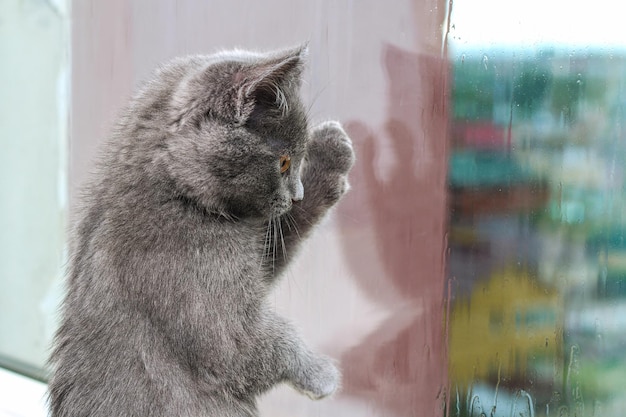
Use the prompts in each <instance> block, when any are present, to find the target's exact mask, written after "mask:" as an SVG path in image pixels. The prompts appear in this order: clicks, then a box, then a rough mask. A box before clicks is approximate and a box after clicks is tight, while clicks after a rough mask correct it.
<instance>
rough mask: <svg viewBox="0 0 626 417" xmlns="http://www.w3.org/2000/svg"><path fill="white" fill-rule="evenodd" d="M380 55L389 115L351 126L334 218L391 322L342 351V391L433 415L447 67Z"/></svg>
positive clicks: (359, 274) (439, 331) (438, 381)
mask: <svg viewBox="0 0 626 417" xmlns="http://www.w3.org/2000/svg"><path fill="white" fill-rule="evenodd" d="M382 56H383V58H382V61H383V62H382V65H383V67H384V69H385V71H386V75H387V79H388V95H387V101H388V102H387V103H388V104H387V109H388V117H387V121H386V123H385V125H384V126H383V128H382V129H380V128H377V127H375V126H367V125H365V124H364V123H362V122H359V121H355V122H352V123H349V124H348V131H349V134H350V135H351V137H352V138H353V143H354V144H355V146H356V147H357V149H356V153H357V155H358V161H357V165H356V167H355V169H354V170H353V174H352V175H351V181H352V185H353V190H352V192H351V193H350V194H349V196H348V198H347V201H344V203H343V205H342V206H340V208H339V215H338V216H337V217H338V219H339V221H340V222H341V227H342V229H343V230H344V231H345V232H343V233H342V237H343V242H344V251H345V256H346V258H347V261H348V262H349V264H350V266H351V268H352V271H353V276H354V277H355V278H356V279H357V280H358V284H359V285H360V287H361V288H362V289H363V290H364V291H365V292H366V293H367V294H368V296H369V297H370V298H371V299H372V300H373V301H374V302H376V303H377V304H379V305H381V306H382V307H384V308H385V309H387V310H388V311H389V318H388V319H387V320H385V321H384V322H382V323H381V324H380V325H379V327H378V328H377V329H375V330H374V331H372V332H371V333H370V334H369V335H368V336H367V337H366V338H365V339H364V340H362V341H361V342H360V343H359V344H358V345H357V346H356V347H354V348H352V349H350V350H349V351H347V352H344V354H343V357H342V364H341V365H342V368H343V370H344V389H343V392H344V394H346V395H349V396H355V397H358V398H362V399H363V400H364V401H367V402H369V403H374V404H371V405H373V406H375V407H376V408H381V409H383V410H385V411H384V412H385V414H384V415H391V414H390V413H392V414H394V415H398V416H408V415H437V414H439V413H441V410H442V406H443V403H444V398H443V397H444V395H443V392H444V390H445V384H446V375H447V370H446V352H445V340H444V323H443V320H444V314H443V310H444V306H443V302H442V299H443V288H444V279H445V273H444V272H445V247H446V245H445V221H446V162H447V157H446V141H447V138H446V133H447V128H446V124H447V114H446V99H447V98H446V94H445V91H446V84H445V83H446V81H447V72H448V67H447V64H446V62H445V60H442V59H441V58H439V57H433V56H429V55H423V54H416V53H412V52H408V51H405V50H401V49H399V48H397V47H394V46H391V45H387V46H386V47H385V48H384V49H383V54H382ZM363 230H365V231H363ZM363 233H365V234H367V235H368V236H367V238H364V236H363ZM372 262H378V263H380V265H376V266H374V265H373V264H372ZM377 271H383V273H382V276H381V273H380V272H377Z"/></svg>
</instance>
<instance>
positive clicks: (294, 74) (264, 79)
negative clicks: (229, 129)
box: [233, 44, 308, 124]
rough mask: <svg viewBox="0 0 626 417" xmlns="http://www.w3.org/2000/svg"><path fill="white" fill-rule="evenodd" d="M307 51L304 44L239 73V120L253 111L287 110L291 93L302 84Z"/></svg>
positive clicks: (236, 104)
mask: <svg viewBox="0 0 626 417" xmlns="http://www.w3.org/2000/svg"><path fill="white" fill-rule="evenodd" d="M307 54H308V45H306V44H305V45H302V46H300V47H297V48H293V49H289V50H286V51H282V52H279V53H276V54H272V55H269V56H268V57H266V58H263V59H260V60H259V61H257V62H255V63H254V64H252V65H250V66H246V67H244V68H242V69H241V70H240V71H238V72H236V73H235V74H234V76H233V78H234V79H233V81H234V85H235V86H236V88H237V94H236V103H235V115H234V116H235V119H236V121H237V122H238V123H239V124H244V123H246V121H247V120H248V119H249V118H250V117H252V116H253V114H257V113H262V112H264V111H280V112H282V113H284V112H286V111H287V110H288V101H287V98H288V95H289V93H290V92H292V91H294V90H297V89H298V88H299V87H300V78H301V75H302V71H303V69H304V65H305V61H306V56H307Z"/></svg>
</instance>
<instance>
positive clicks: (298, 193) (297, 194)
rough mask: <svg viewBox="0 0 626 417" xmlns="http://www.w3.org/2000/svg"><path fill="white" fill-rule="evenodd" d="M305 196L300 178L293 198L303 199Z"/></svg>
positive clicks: (295, 199)
mask: <svg viewBox="0 0 626 417" xmlns="http://www.w3.org/2000/svg"><path fill="white" fill-rule="evenodd" d="M303 198H304V186H303V185H302V181H300V180H298V182H296V186H295V190H294V193H293V195H292V196H291V200H292V201H302V199H303Z"/></svg>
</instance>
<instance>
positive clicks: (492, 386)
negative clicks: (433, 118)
mask: <svg viewBox="0 0 626 417" xmlns="http://www.w3.org/2000/svg"><path fill="white" fill-rule="evenodd" d="M618 5H619V4H618V3H617V2H609V1H598V2H594V4H593V5H591V4H589V5H585V6H584V7H578V6H577V7H572V4H571V3H570V2H564V1H553V2H540V1H530V2H508V1H507V2H501V1H491V0H476V1H465V2H455V4H454V8H453V13H452V19H451V31H450V33H449V35H448V36H449V37H448V39H449V41H450V43H449V46H450V56H449V59H450V64H451V68H452V73H453V75H452V79H453V82H452V87H451V90H452V91H451V95H450V97H451V100H450V101H451V106H452V111H451V129H450V138H451V142H450V146H451V148H450V155H449V167H448V169H449V176H448V178H449V185H448V187H449V195H450V200H449V205H450V221H449V227H448V229H449V235H448V243H449V257H448V285H449V294H451V297H450V299H449V302H450V305H449V314H448V316H447V317H448V319H447V323H448V331H449V334H448V340H449V346H448V349H449V363H448V369H449V378H450V381H449V383H450V386H451V392H450V394H451V395H450V400H449V415H454V416H479V415H491V416H510V415H516V416H517V415H523V416H531V415H540V416H593V415H595V416H597V415H603V416H621V415H624V412H625V411H626V400H625V399H624V396H623V393H622V391H623V389H622V387H623V386H624V385H625V384H626V355H624V351H625V350H626V338H625V337H624V334H626V267H625V266H626V262H624V259H626V244H625V243H624V233H625V230H626V229H625V223H624V221H625V214H626V212H625V209H624V208H625V207H626V193H625V191H626V188H625V186H626V184H625V180H626V171H625V170H624V166H625V165H626V145H625V144H624V139H625V138H626V130H624V125H625V122H626V112H625V111H624V105H625V104H626V90H625V89H624V85H625V83H626V48H625V47H626V38H625V37H624V36H623V34H622V33H620V29H619V28H620V26H621V22H620V21H619V20H618V19H619V17H618V14H616V13H614V10H615V7H618ZM486 10H489V13H488V14H486V13H485V11H486ZM557 16H561V17H562V18H559V17H557Z"/></svg>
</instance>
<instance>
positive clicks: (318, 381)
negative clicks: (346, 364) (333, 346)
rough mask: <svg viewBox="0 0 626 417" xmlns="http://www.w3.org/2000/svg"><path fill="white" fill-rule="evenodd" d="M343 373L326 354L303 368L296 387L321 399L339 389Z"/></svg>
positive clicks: (295, 382)
mask: <svg viewBox="0 0 626 417" xmlns="http://www.w3.org/2000/svg"><path fill="white" fill-rule="evenodd" d="M340 381H341V373H340V372H339V369H337V367H336V366H335V365H334V364H333V362H332V360H330V359H329V358H327V357H325V356H319V357H316V358H314V359H313V360H312V361H311V363H310V365H309V366H308V368H307V369H302V370H301V371H300V374H299V375H298V378H297V380H295V381H292V383H293V385H294V387H295V388H296V389H297V390H298V391H300V392H302V393H303V394H306V395H307V396H308V397H309V398H311V399H313V400H319V399H321V398H324V397H327V396H329V395H331V394H333V393H334V392H335V391H337V389H339V385H340Z"/></svg>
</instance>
